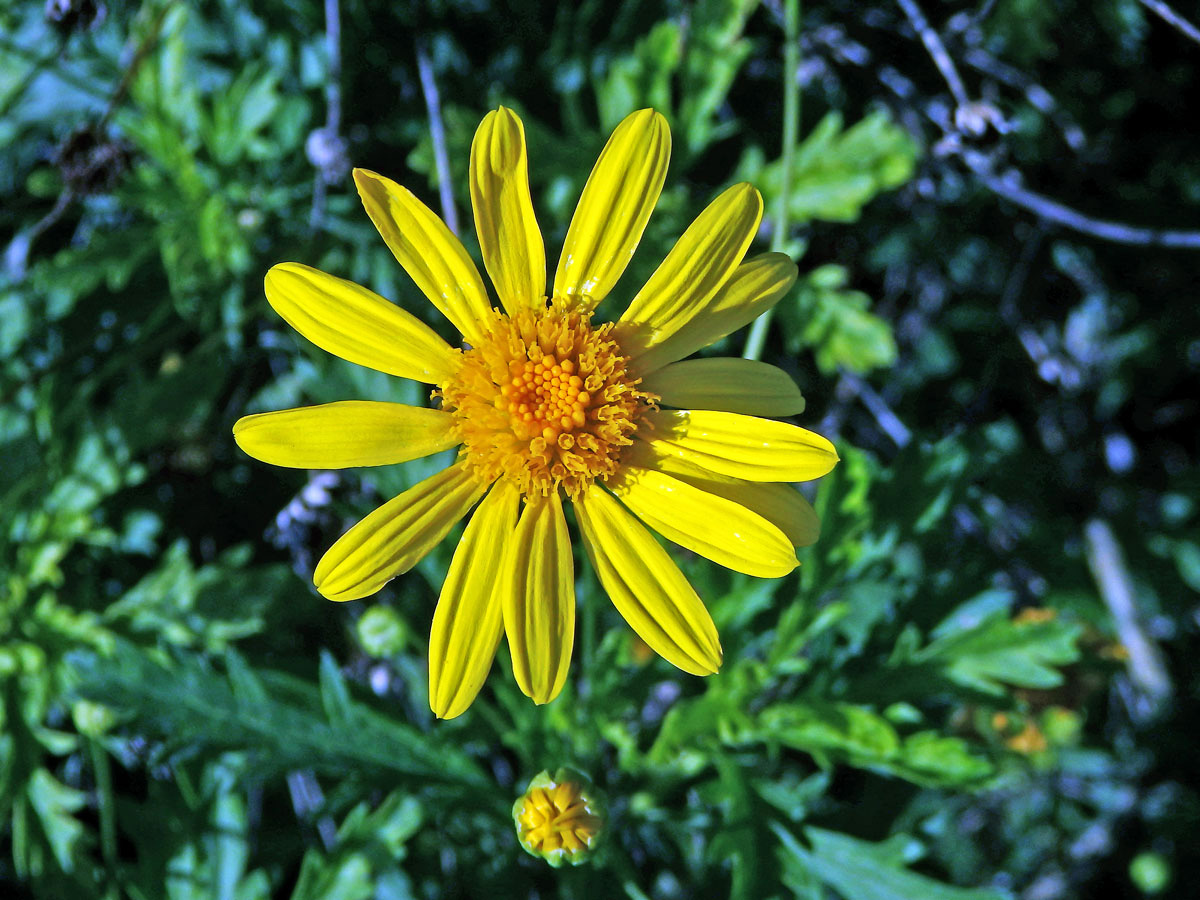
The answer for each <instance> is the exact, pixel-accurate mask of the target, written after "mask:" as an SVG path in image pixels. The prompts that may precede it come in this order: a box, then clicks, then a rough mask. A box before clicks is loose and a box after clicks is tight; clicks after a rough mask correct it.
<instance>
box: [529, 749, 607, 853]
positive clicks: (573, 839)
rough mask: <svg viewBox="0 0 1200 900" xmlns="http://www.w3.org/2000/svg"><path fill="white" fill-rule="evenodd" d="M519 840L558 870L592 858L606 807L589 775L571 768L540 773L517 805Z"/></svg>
mask: <svg viewBox="0 0 1200 900" xmlns="http://www.w3.org/2000/svg"><path fill="white" fill-rule="evenodd" d="M513 824H515V825H516V826H517V839H518V840H519V841H520V842H521V846H522V847H524V848H525V850H526V852H527V853H529V854H530V855H531V856H539V857H541V858H542V859H544V860H545V861H546V862H548V863H549V864H550V865H552V866H554V867H555V868H556V869H557V868H558V867H559V866H561V865H562V864H563V863H570V864H571V865H573V866H577V865H579V864H580V863H583V862H586V861H587V860H588V859H589V858H591V856H592V854H593V853H594V852H595V851H596V848H597V847H598V846H599V843H600V837H601V835H602V834H603V832H604V807H603V804H602V803H601V802H600V800H599V797H598V795H597V793H596V789H595V787H594V786H593V785H592V783H591V781H589V780H588V778H587V776H585V775H583V774H581V773H580V772H577V771H575V770H574V769H569V768H565V767H564V768H560V769H559V770H558V771H557V772H555V773H554V775H553V776H551V774H550V772H549V771H548V770H547V771H543V772H541V773H539V774H538V775H537V776H536V777H535V778H534V779H533V781H531V782H529V787H528V788H526V790H525V793H524V794H522V795H521V796H520V797H519V798H518V799H517V802H516V803H514V804H513Z"/></svg>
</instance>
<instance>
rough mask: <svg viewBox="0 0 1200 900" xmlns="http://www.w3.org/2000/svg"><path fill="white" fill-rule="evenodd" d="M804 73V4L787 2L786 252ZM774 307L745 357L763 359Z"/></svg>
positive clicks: (779, 223)
mask: <svg viewBox="0 0 1200 900" xmlns="http://www.w3.org/2000/svg"><path fill="white" fill-rule="evenodd" d="M799 69H800V0H784V4H783V157H782V159H781V160H780V164H779V165H780V172H779V195H778V196H777V197H776V198H775V222H774V226H775V227H774V229H773V231H772V234H771V249H772V250H780V251H781V250H783V248H784V246H785V245H786V244H787V233H788V199H789V197H790V195H791V192H792V159H793V157H794V155H795V151H796V142H797V141H798V139H799V137H800V84H799V82H798V81H797V80H796V74H797V72H798V70H799ZM774 312H775V309H774V307H772V308H771V309H768V310H767V311H766V312H764V313H763V314H762V315H761V316H759V317H758V318H757V319H755V321H754V324H753V325H752V326H750V334H749V335H748V336H747V337H746V348H745V350H744V351H743V353H742V356H743V357H744V358H746V359H759V358H760V357H761V356H762V352H763V346H764V345H765V344H766V342H767V331H768V329H769V328H770V326H771V315H772V313H774Z"/></svg>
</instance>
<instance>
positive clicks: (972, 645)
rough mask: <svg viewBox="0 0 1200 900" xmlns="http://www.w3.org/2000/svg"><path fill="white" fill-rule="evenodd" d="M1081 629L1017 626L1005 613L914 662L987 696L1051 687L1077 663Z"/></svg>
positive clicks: (1057, 624)
mask: <svg viewBox="0 0 1200 900" xmlns="http://www.w3.org/2000/svg"><path fill="white" fill-rule="evenodd" d="M1079 635H1080V628H1079V626H1077V625H1074V624H1072V623H1068V622H1061V621H1058V620H1052V621H1048V622H1020V621H1014V620H1013V619H1010V618H1009V617H1008V614H1007V613H1006V612H1004V611H998V612H995V613H992V614H991V615H990V616H988V617H987V618H986V619H985V620H984V621H983V622H981V623H980V624H979V625H978V626H976V627H975V628H971V629H968V630H966V631H955V632H951V633H948V634H946V635H945V636H944V637H940V638H938V639H936V640H934V641H933V642H932V643H930V644H928V645H927V646H926V647H924V648H923V649H922V650H919V651H917V653H916V654H915V655H914V656H913V659H912V661H913V662H914V663H917V664H918V665H920V664H924V665H932V666H935V667H937V668H939V669H941V670H942V671H943V672H944V674H945V675H946V677H947V678H949V679H950V680H951V681H953V682H955V683H956V684H960V685H962V686H964V687H968V688H973V689H975V690H979V691H984V692H986V693H989V694H997V695H998V694H1003V693H1004V690H1005V685H1012V686H1015V687H1024V688H1052V687H1057V686H1058V685H1060V684H1062V680H1063V678H1062V673H1061V672H1060V671H1059V668H1061V667H1062V666H1066V665H1070V664H1071V663H1073V662H1075V661H1076V660H1077V659H1079V650H1078V647H1077V646H1076V642H1077V641H1078V639H1079Z"/></svg>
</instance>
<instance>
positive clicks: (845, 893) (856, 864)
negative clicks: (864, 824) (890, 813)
mask: <svg viewBox="0 0 1200 900" xmlns="http://www.w3.org/2000/svg"><path fill="white" fill-rule="evenodd" d="M773 827H774V829H775V833H776V834H777V835H778V836H779V839H780V842H781V844H782V846H781V847H780V849H779V856H780V860H781V862H782V863H783V870H784V871H783V878H784V882H785V883H786V884H788V885H789V886H791V885H797V886H804V887H807V885H808V884H809V883H810V880H811V879H813V878H815V879H817V880H819V881H820V882H821V883H823V884H825V885H826V886H828V887H829V888H831V889H833V890H834V891H835V892H836V893H837V894H838V895H839V896H840V897H841V898H842V900H1008V898H1009V897H1010V896H1011V895H1009V894H1008V893H1007V892H1006V891H1001V890H996V889H989V888H961V887H954V886H952V885H948V884H944V883H942V882H940V881H935V880H934V879H932V878H928V877H926V876H924V875H918V874H917V873H915V872H912V871H910V870H909V869H908V868H906V866H905V863H907V862H912V861H913V860H912V856H913V853H912V852H911V850H910V847H911V845H912V844H913V843H914V842H913V841H912V840H911V839H910V838H907V837H906V836H904V835H896V836H894V837H892V838H889V839H888V840H886V841H884V842H882V843H878V844H873V843H870V842H868V841H860V840H858V839H856V838H852V837H850V836H849V835H845V834H838V833H837V832H834V831H826V830H824V829H823V828H813V827H810V828H806V829H804V836H805V837H806V838H807V839H808V841H809V843H810V844H811V849H805V848H804V847H803V846H802V845H801V844H800V842H799V841H797V840H796V838H795V837H794V836H793V835H792V834H791V833H790V832H788V831H787V830H786V829H785V828H783V827H782V826H779V825H774V826H773ZM795 889H799V887H796V888H795Z"/></svg>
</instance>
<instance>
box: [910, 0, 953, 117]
mask: <svg viewBox="0 0 1200 900" xmlns="http://www.w3.org/2000/svg"><path fill="white" fill-rule="evenodd" d="M896 2H897V3H899V4H900V8H901V9H903V10H904V15H905V16H907V17H908V21H909V24H911V25H912V27H913V28H914V29H915V30H916V32H917V36H918V37H919V38H920V39H921V43H923V44H924V45H925V49H926V50H928V51H929V55H930V57H932V58H933V63H934V65H935V66H937V67H938V71H939V72H941V73H942V78H944V79H946V85H947V87H949V88H950V93H951V94H953V95H954V102H955V103H956V104H958V105H959V106H968V105H970V103H971V99H970V98H969V97H968V96H967V89H966V86H965V85H964V84H963V80H962V78H961V77H960V76H959V74H958V69H956V68H955V67H954V60H952V59H951V58H950V54H949V53H947V52H946V47H945V45H944V44H943V43H942V39H941V38H940V37H939V36H938V33H937V32H936V31H934V30H933V28H931V27H930V25H929V22H928V20H926V18H925V14H924V13H923V12H921V8H920V7H919V6H917V4H916V0H896Z"/></svg>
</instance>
